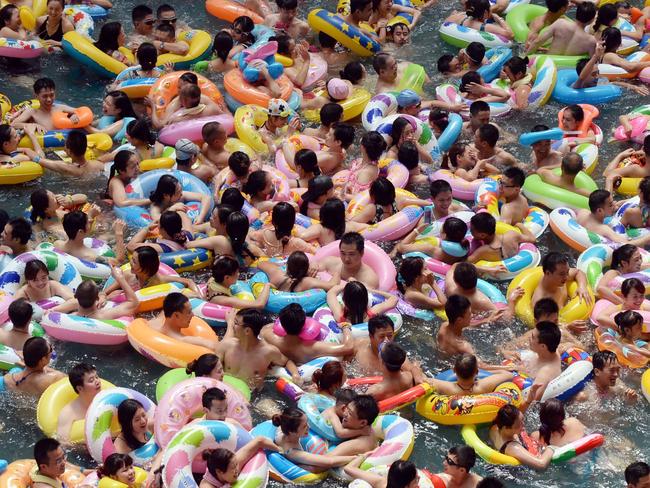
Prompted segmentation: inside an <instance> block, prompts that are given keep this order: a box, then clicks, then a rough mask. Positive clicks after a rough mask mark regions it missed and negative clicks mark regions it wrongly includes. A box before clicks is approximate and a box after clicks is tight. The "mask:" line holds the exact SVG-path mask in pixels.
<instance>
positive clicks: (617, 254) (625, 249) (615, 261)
mask: <svg viewBox="0 0 650 488" xmlns="http://www.w3.org/2000/svg"><path fill="white" fill-rule="evenodd" d="M590 198H591V197H590ZM637 249H638V248H637V247H636V246H635V245H634V244H623V245H622V246H621V247H618V248H616V249H614V252H612V262H611V265H610V268H611V269H616V270H618V269H619V268H620V267H621V265H622V264H623V261H627V262H629V261H630V260H631V259H632V256H633V255H634V253H635V252H636V251H637ZM644 293H645V292H644Z"/></svg>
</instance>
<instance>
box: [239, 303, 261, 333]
mask: <svg viewBox="0 0 650 488" xmlns="http://www.w3.org/2000/svg"><path fill="white" fill-rule="evenodd" d="M237 317H240V318H241V319H242V323H243V327H244V328H248V329H250V330H252V331H253V335H254V336H255V337H257V336H258V335H260V332H261V330H262V327H264V326H265V325H266V323H267V320H266V316H265V315H264V314H263V313H262V312H260V311H259V310H256V309H254V308H244V309H242V310H239V311H238V312H237Z"/></svg>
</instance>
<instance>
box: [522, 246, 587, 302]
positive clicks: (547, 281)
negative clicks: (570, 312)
mask: <svg viewBox="0 0 650 488" xmlns="http://www.w3.org/2000/svg"><path fill="white" fill-rule="evenodd" d="M542 271H543V272H544V276H543V277H542V280H541V281H540V283H539V286H538V287H537V288H536V289H535V292H534V293H533V297H532V302H533V303H532V305H533V307H534V306H535V304H536V303H537V302H538V301H539V300H541V299H542V298H552V299H553V300H555V303H557V305H558V307H560V308H562V307H564V306H565V305H566V304H567V302H568V301H569V299H570V298H571V297H569V290H568V287H567V283H568V282H569V281H576V282H577V284H578V292H577V294H578V296H579V297H580V301H584V302H586V303H587V305H591V296H590V295H589V285H588V284H587V277H586V276H585V274H584V273H583V272H582V271H580V270H579V269H577V268H571V267H569V257H568V256H567V255H566V254H562V253H559V252H556V251H551V252H549V253H548V254H547V255H546V256H544V259H542Z"/></svg>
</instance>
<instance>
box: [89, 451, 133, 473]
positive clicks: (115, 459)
mask: <svg viewBox="0 0 650 488" xmlns="http://www.w3.org/2000/svg"><path fill="white" fill-rule="evenodd" d="M131 466H133V459H132V458H131V456H129V455H128V454H120V453H119V452H114V453H113V454H111V455H109V456H108V457H107V458H106V459H105V460H104V462H103V463H102V464H101V466H99V467H98V468H97V476H98V477H99V478H100V479H101V478H104V477H111V476H115V475H117V472H118V471H119V470H121V469H124V468H130V467H131Z"/></svg>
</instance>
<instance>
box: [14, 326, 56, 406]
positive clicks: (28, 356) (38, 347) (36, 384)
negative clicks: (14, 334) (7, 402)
mask: <svg viewBox="0 0 650 488" xmlns="http://www.w3.org/2000/svg"><path fill="white" fill-rule="evenodd" d="M51 356H52V346H50V345H49V344H48V342H47V341H46V340H45V339H43V338H42V337H31V338H30V339H27V340H26V341H25V345H24V346H23V358H24V362H25V369H23V370H22V371H20V372H19V373H9V374H7V375H6V376H5V377H4V380H5V387H6V388H7V390H13V391H19V392H22V393H27V394H28V395H32V396H35V397H38V396H40V395H42V394H43V392H44V391H45V390H46V389H47V387H48V386H50V385H51V384H52V383H56V382H57V381H59V380H60V379H61V378H65V374H63V373H62V372H61V371H57V370H55V369H52V368H50V367H49V366H48V364H50V358H51Z"/></svg>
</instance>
